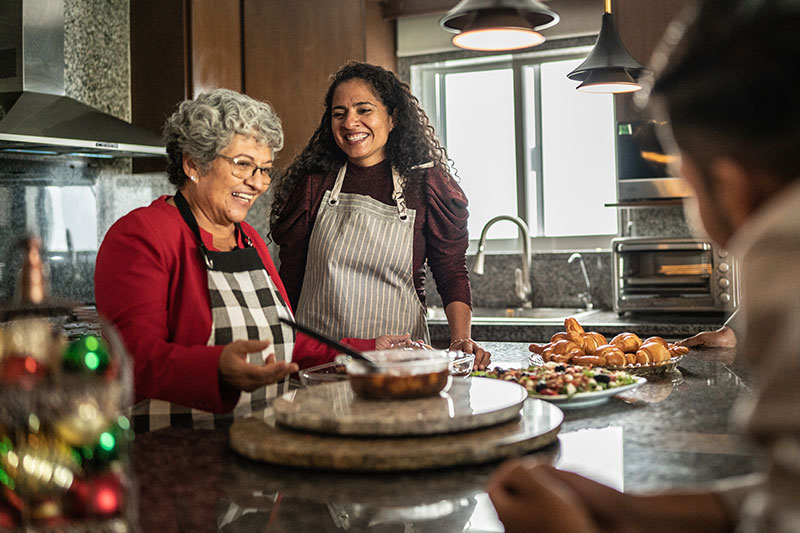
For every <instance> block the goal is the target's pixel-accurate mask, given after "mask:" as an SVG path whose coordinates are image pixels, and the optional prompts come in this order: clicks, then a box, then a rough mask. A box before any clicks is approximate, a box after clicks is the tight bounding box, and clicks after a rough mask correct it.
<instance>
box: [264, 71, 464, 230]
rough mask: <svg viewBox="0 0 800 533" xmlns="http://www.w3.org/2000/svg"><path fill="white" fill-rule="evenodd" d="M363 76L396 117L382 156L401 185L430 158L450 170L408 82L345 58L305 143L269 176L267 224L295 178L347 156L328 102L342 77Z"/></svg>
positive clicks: (417, 179)
mask: <svg viewBox="0 0 800 533" xmlns="http://www.w3.org/2000/svg"><path fill="white" fill-rule="evenodd" d="M353 79H357V80H362V81H364V82H366V83H367V84H368V85H369V86H370V87H371V88H372V91H373V92H374V93H375V95H376V96H377V97H379V98H380V99H381V101H382V102H383V104H384V105H385V106H386V110H387V111H388V113H389V115H390V116H392V117H393V118H394V128H393V129H392V131H391V132H390V133H389V138H388V140H387V141H386V158H387V159H388V160H389V162H390V163H391V165H392V166H393V167H394V168H396V169H397V171H398V172H399V173H400V175H401V176H403V178H404V184H403V188H404V191H406V192H407V191H408V189H409V187H419V185H420V183H421V180H422V179H424V178H423V176H425V174H426V173H424V172H416V171H414V170H412V167H414V166H416V165H419V164H423V163H427V162H429V161H430V162H433V165H434V167H436V168H439V169H440V170H441V171H442V172H444V173H445V174H447V175H450V169H449V166H448V161H449V160H448V158H447V152H446V151H445V149H444V147H442V145H441V144H440V143H439V140H438V139H437V138H436V133H435V132H434V131H433V126H431V124H430V121H429V120H428V116H427V115H426V114H425V112H424V111H423V110H422V108H421V107H420V105H419V100H417V98H416V97H415V96H414V95H413V94H411V89H410V88H409V87H408V84H407V83H405V82H403V81H402V80H400V78H398V77H397V75H395V74H394V73H393V72H390V71H388V70H386V69H384V68H381V67H379V66H376V65H370V64H368V63H359V62H355V61H354V62H351V63H347V64H346V65H344V66H343V67H341V68H340V69H339V71H338V72H336V74H334V75H333V76H332V80H331V85H330V87H329V88H328V92H327V93H326V95H325V112H324V113H323V114H322V119H321V120H320V123H319V126H318V127H317V130H316V131H315V132H314V134H313V135H312V136H311V139H310V140H309V141H308V144H307V145H306V147H305V148H304V149H303V151H302V152H301V153H300V155H299V156H297V157H296V158H295V160H294V161H293V162H292V164H291V165H290V166H289V168H288V169H286V171H285V172H283V173H281V175H280V176H278V177H277V179H276V180H275V181H274V182H273V185H272V189H273V195H274V196H273V198H274V199H273V202H272V210H271V211H270V224H271V225H274V224H275V222H276V221H277V220H278V218H279V217H280V214H281V211H282V210H283V208H284V206H285V204H286V201H287V200H288V198H289V196H290V195H291V194H292V191H293V190H294V188H295V187H296V186H297V183H298V182H299V181H300V180H301V179H302V178H304V177H305V176H308V175H310V174H315V173H324V172H329V171H331V170H333V169H336V168H338V167H339V166H341V165H342V163H344V162H345V161H346V160H347V156H346V155H345V153H344V152H343V151H342V149H341V148H339V146H338V145H337V144H336V140H335V139H334V137H333V131H332V130H331V105H332V101H333V93H334V91H336V88H337V87H338V86H339V85H340V84H341V83H343V82H346V81H349V80H353Z"/></svg>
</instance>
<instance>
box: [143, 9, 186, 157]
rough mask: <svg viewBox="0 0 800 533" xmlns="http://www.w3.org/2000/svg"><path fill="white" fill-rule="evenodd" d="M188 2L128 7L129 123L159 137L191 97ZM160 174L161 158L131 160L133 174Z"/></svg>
mask: <svg viewBox="0 0 800 533" xmlns="http://www.w3.org/2000/svg"><path fill="white" fill-rule="evenodd" d="M187 2H188V0H181V1H170V2H164V1H163V0H135V1H134V2H131V3H130V32H131V45H130V46H131V122H132V123H133V124H136V125H137V126H141V127H143V128H146V129H148V130H150V131H153V132H157V133H160V132H161V128H162V126H163V125H164V121H165V120H166V118H167V116H169V114H170V113H171V112H172V111H173V110H174V109H175V105H176V104H177V103H178V102H180V101H181V100H184V99H185V98H187V96H188V94H189V65H188V60H187V59H188V49H187V47H188V43H187V31H186V30H187V19H188V11H187V10H188V3H187ZM163 170H164V160H163V159H158V160H153V159H150V158H147V159H138V158H137V159H134V160H133V171H134V172H154V171H163Z"/></svg>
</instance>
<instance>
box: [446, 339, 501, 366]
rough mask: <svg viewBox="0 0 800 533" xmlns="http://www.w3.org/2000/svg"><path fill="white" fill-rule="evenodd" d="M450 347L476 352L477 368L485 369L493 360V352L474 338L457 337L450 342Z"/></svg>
mask: <svg viewBox="0 0 800 533" xmlns="http://www.w3.org/2000/svg"><path fill="white" fill-rule="evenodd" d="M450 349H451V350H461V351H462V352H464V353H473V354H475V364H474V365H473V368H475V370H483V369H485V368H486V367H487V366H489V363H491V362H492V354H491V353H489V352H487V351H486V350H484V349H483V348H482V347H481V345H480V344H478V343H477V342H475V341H474V340H472V339H456V340H454V341H453V342H451V343H450Z"/></svg>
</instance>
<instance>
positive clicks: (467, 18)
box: [439, 0, 558, 51]
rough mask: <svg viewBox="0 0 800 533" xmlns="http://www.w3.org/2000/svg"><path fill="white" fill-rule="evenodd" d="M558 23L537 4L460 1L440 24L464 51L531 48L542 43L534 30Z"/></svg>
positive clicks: (531, 1) (502, 0)
mask: <svg viewBox="0 0 800 533" xmlns="http://www.w3.org/2000/svg"><path fill="white" fill-rule="evenodd" d="M556 23H558V14H557V13H556V12H555V11H552V10H550V9H548V8H547V7H545V6H544V5H542V4H541V3H540V2H537V1H536V0H461V2H459V3H458V5H456V6H455V7H454V8H453V9H451V10H450V11H449V12H448V13H447V14H446V15H445V16H444V17H442V19H441V20H440V21H439V24H440V25H441V26H442V28H444V29H445V30H447V31H451V32H454V33H456V34H457V35H456V36H454V37H453V44H454V45H456V46H458V47H459V48H465V49H467V50H483V51H500V50H519V49H521V48H530V47H531V46H536V45H537V44H542V43H543V42H544V37H543V36H542V34H541V33H539V32H538V31H537V30H541V29H544V28H549V27H550V26H553V25H555V24H556Z"/></svg>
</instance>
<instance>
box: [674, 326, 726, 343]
mask: <svg viewBox="0 0 800 533" xmlns="http://www.w3.org/2000/svg"><path fill="white" fill-rule="evenodd" d="M676 344H680V345H681V346H686V347H687V348H691V347H694V346H696V347H699V348H735V347H736V333H735V332H734V331H733V329H731V328H729V327H728V326H722V327H721V328H719V329H717V330H714V331H701V332H700V333H698V334H697V335H694V336H692V337H689V338H688V339H683V340H681V341H678V342H677V343H676Z"/></svg>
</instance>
